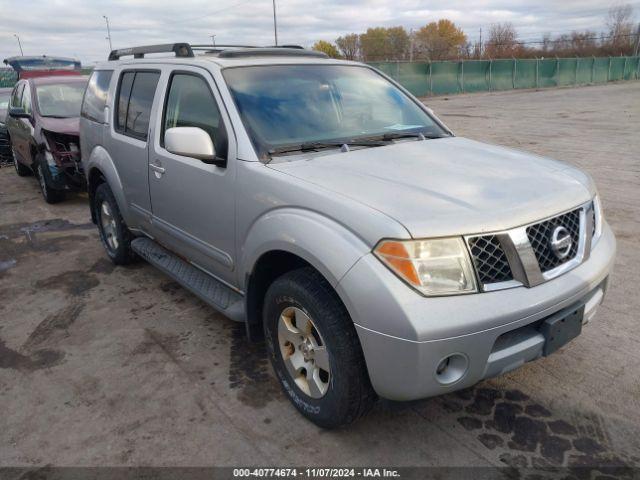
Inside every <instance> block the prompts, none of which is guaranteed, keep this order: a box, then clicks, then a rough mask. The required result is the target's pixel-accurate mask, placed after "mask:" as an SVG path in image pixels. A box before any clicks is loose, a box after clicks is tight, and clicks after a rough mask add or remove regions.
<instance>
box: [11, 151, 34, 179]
mask: <svg viewBox="0 0 640 480" xmlns="http://www.w3.org/2000/svg"><path fill="white" fill-rule="evenodd" d="M11 156H12V157H13V167H14V168H15V169H16V173H17V174H18V176H19V177H28V176H29V175H31V174H33V172H32V171H31V169H30V168H29V167H27V166H26V165H23V164H22V163H20V161H19V160H18V155H16V152H15V150H14V149H13V147H11Z"/></svg>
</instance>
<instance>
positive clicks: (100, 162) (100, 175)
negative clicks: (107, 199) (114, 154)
mask: <svg viewBox="0 0 640 480" xmlns="http://www.w3.org/2000/svg"><path fill="white" fill-rule="evenodd" d="M83 167H84V171H85V172H86V176H87V192H88V194H89V206H90V209H91V220H92V221H93V222H94V223H95V204H94V197H95V192H96V189H97V188H98V186H99V185H100V184H101V183H106V184H108V185H109V188H111V191H112V192H113V196H114V197H115V199H116V202H117V204H118V209H119V210H120V213H121V215H122V217H123V218H124V220H125V222H127V223H129V221H130V218H129V210H128V209H127V208H126V206H127V202H126V198H125V196H124V189H123V187H122V181H121V180H120V175H119V174H118V170H117V169H116V166H115V164H114V163H113V160H112V159H111V157H110V155H109V153H108V152H107V151H106V150H105V149H104V148H103V147H101V146H97V147H95V148H94V149H93V150H92V151H91V154H90V155H89V159H88V160H83Z"/></svg>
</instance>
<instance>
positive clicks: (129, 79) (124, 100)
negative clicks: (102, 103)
mask: <svg viewBox="0 0 640 480" xmlns="http://www.w3.org/2000/svg"><path fill="white" fill-rule="evenodd" d="M135 76H136V72H125V73H123V74H122V77H120V88H119V89H118V103H117V108H118V111H117V112H116V118H117V121H116V130H118V131H121V132H124V127H125V125H126V123H127V106H128V105H129V96H130V95H131V87H132V86H133V77H135Z"/></svg>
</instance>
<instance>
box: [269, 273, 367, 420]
mask: <svg viewBox="0 0 640 480" xmlns="http://www.w3.org/2000/svg"><path fill="white" fill-rule="evenodd" d="M263 311H264V331H265V339H266V342H267V347H268V352H269V356H270V360H271V364H272V365H273V368H274V370H275V372H276V375H277V377H278V380H279V381H280V384H281V386H282V388H283V390H284V392H285V394H286V395H287V397H289V400H290V401H291V403H293V405H294V406H295V407H296V408H297V409H298V411H299V412H300V413H301V414H302V415H304V416H305V417H306V418H308V419H309V420H311V421H312V422H313V423H315V424H316V425H318V426H320V427H323V428H336V427H341V426H343V425H348V424H350V423H353V422H354V421H356V420H357V419H359V418H360V417H362V416H363V415H365V414H366V413H367V412H368V411H369V410H370V409H371V407H372V406H373V405H374V403H375V401H376V395H375V392H374V391H373V388H372V387H371V383H370V381H369V375H368V373H367V366H366V363H365V360H364V355H363V353H362V347H361V346H360V341H359V340H358V336H357V333H356V330H355V327H354V326H353V321H352V320H351V318H350V317H349V314H348V312H347V310H346V308H345V307H344V305H343V304H342V302H341V301H340V299H339V298H338V296H337V294H336V293H335V291H334V290H333V288H332V287H331V285H330V284H329V283H328V282H327V281H326V280H325V279H324V277H322V275H320V274H319V273H318V272H317V271H316V270H314V269H313V268H311V267H306V268H301V269H298V270H294V271H291V272H289V273H286V274H285V275H283V276H281V277H280V278H278V279H277V280H275V281H274V282H273V284H272V285H271V286H270V287H269V289H268V290H267V293H266V295H265V301H264V309H263Z"/></svg>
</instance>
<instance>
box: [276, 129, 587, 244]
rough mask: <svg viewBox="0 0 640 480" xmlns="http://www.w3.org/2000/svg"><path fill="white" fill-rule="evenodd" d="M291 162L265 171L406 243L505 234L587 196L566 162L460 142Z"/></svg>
mask: <svg viewBox="0 0 640 480" xmlns="http://www.w3.org/2000/svg"><path fill="white" fill-rule="evenodd" d="M295 158H296V159H298V160H294V161H286V160H287V159H291V157H281V158H280V159H277V160H276V162H272V163H270V164H269V167H270V168H273V169H275V170H278V171H280V172H282V173H286V174H288V175H292V176H294V177H296V178H298V179H300V180H304V181H307V182H310V183H313V184H315V185H317V186H320V187H322V188H325V189H328V190H331V191H333V192H335V193H336V194H339V195H342V196H344V197H348V198H350V199H351V200H355V201H357V202H360V203H363V204H365V205H368V206H369V207H371V208H374V209H376V210H378V211H381V212H383V213H385V214H386V215H388V216H390V217H392V218H393V219H395V220H397V221H398V222H400V223H401V224H402V225H404V227H405V228H406V229H407V230H408V231H409V233H410V234H411V236H412V237H414V238H418V237H438V236H447V235H461V234H465V235H466V234H475V233H483V232H491V231H498V230H504V229H508V228H513V227H516V226H520V225H523V224H526V223H531V222H535V221H537V220H540V219H542V218H545V217H549V216H552V215H555V214H557V213H560V212H563V211H565V210H568V209H570V208H572V207H575V206H577V205H580V204H582V203H584V202H587V201H589V199H591V197H592V195H593V194H595V191H594V187H593V184H592V182H591V180H590V178H589V177H588V176H587V175H586V174H583V173H582V172H581V171H579V170H577V169H576V168H574V167H571V166H569V165H568V164H565V163H562V162H558V161H555V160H551V159H548V158H544V157H540V156H537V155H533V154H528V153H524V152H519V151H517V150H512V149H508V148H504V147H498V146H494V145H487V144H484V143H480V142H475V141H473V140H468V139H465V138H461V137H451V138H443V139H437V140H424V141H406V142H401V143H395V144H392V145H387V146H384V147H374V148H365V149H359V150H352V151H350V152H346V153H334V152H333V151H332V152H331V153H323V154H315V155H301V156H296V157H295Z"/></svg>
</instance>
